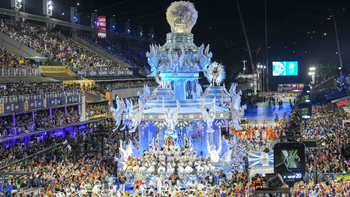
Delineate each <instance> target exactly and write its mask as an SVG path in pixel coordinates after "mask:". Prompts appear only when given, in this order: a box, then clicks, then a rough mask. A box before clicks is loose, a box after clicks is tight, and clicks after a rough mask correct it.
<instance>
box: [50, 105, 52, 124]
mask: <svg viewBox="0 0 350 197" xmlns="http://www.w3.org/2000/svg"><path fill="white" fill-rule="evenodd" d="M50 120H51V122H52V109H51V108H50Z"/></svg>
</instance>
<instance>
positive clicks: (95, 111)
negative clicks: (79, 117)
mask: <svg viewBox="0 0 350 197" xmlns="http://www.w3.org/2000/svg"><path fill="white" fill-rule="evenodd" d="M101 114H107V106H106V105H104V104H99V103H97V104H88V105H87V107H86V116H87V117H94V116H97V115H101Z"/></svg>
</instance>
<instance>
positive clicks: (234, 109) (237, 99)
mask: <svg viewBox="0 0 350 197" xmlns="http://www.w3.org/2000/svg"><path fill="white" fill-rule="evenodd" d="M241 94H242V92H241V91H240V92H238V94H236V95H235V96H234V97H233V98H232V102H231V104H230V111H231V119H232V122H233V126H234V127H235V129H236V130H241V129H242V128H241V126H240V125H239V124H240V122H241V118H242V117H243V116H244V110H246V109H247V106H246V105H243V106H241Z"/></svg>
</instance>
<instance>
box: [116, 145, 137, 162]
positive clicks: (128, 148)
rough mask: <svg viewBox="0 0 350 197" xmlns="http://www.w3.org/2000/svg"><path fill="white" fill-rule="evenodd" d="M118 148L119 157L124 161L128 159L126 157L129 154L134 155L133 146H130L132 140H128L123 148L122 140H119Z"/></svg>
mask: <svg viewBox="0 0 350 197" xmlns="http://www.w3.org/2000/svg"><path fill="white" fill-rule="evenodd" d="M119 150H120V154H121V159H122V160H123V161H124V162H125V161H127V160H128V158H129V157H130V156H131V157H133V155H134V151H133V148H132V142H131V140H130V141H129V144H128V145H126V148H125V149H124V147H123V141H122V140H120V147H119Z"/></svg>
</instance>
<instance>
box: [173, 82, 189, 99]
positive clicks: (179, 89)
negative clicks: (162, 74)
mask: <svg viewBox="0 0 350 197" xmlns="http://www.w3.org/2000/svg"><path fill="white" fill-rule="evenodd" d="M174 92H176V94H175V100H179V101H180V100H186V80H181V81H174Z"/></svg>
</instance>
